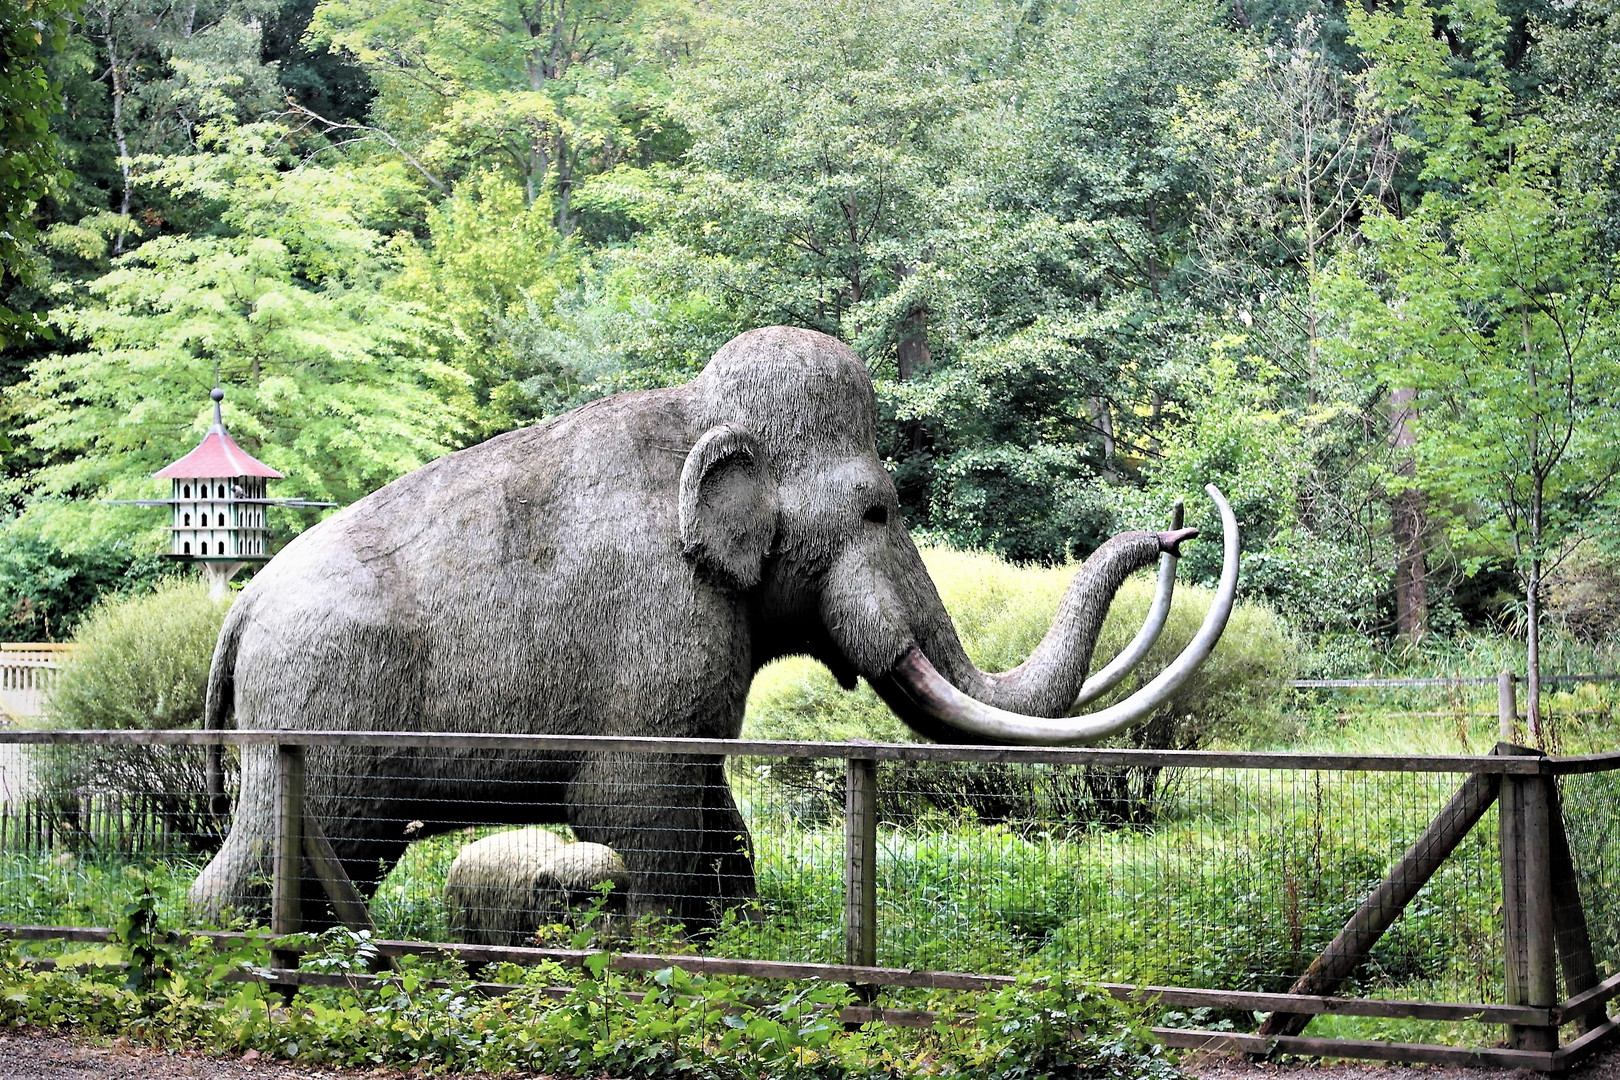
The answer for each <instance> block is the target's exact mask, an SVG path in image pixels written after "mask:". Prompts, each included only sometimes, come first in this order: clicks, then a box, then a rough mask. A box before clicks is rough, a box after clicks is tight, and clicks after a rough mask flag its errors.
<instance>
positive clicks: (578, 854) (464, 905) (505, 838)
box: [444, 829, 630, 945]
mask: <svg viewBox="0 0 1620 1080" xmlns="http://www.w3.org/2000/svg"><path fill="white" fill-rule="evenodd" d="M604 883H607V884H611V885H612V886H613V888H612V891H610V892H609V893H608V898H607V903H606V905H605V906H604V907H603V909H602V910H603V912H604V913H605V914H608V915H612V916H620V915H623V914H624V910H625V895H626V891H627V890H628V889H629V887H630V875H629V873H628V872H627V871H626V870H625V867H624V860H622V859H620V858H619V854H618V852H616V851H614V850H613V849H612V848H610V847H607V846H606V845H603V844H586V843H578V844H571V843H569V842H568V841H566V840H564V839H563V838H562V837H560V836H558V835H557V834H556V833H553V832H549V831H548V830H546V829H514V830H512V831H510V832H503V833H496V834H495V835H494V836H486V837H485V838H484V839H482V840H478V841H475V842H473V843H471V844H468V845H467V846H466V847H464V848H462V849H461V852H460V854H458V855H457V856H456V861H455V862H453V863H451V864H450V872H449V873H448V874H446V875H445V879H444V907H445V913H446V915H447V916H448V919H449V923H450V934H451V936H452V937H453V938H455V940H457V941H461V942H465V943H467V944H469V945H533V944H534V943H535V934H536V932H537V931H538V930H539V929H540V928H541V927H542V926H551V925H554V924H557V923H566V922H569V920H570V916H573V915H575V914H577V913H578V912H579V911H580V910H581V909H583V908H588V907H589V906H590V905H591V903H592V902H593V901H595V899H596V898H597V896H598V895H599V894H600V890H601V887H602V885H603V884H604Z"/></svg>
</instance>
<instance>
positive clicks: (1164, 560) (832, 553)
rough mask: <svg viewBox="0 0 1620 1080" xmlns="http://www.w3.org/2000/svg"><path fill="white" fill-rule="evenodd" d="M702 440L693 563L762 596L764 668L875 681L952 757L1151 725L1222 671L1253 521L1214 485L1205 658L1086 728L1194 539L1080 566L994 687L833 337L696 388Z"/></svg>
mask: <svg viewBox="0 0 1620 1080" xmlns="http://www.w3.org/2000/svg"><path fill="white" fill-rule="evenodd" d="M692 388H693V390H694V391H695V392H696V393H697V394H698V395H699V402H700V405H699V423H700V429H699V430H700V434H699V435H698V437H697V439H696V442H695V444H694V445H693V447H692V449H691V451H690V452H689V453H688V454H687V458H686V462H685V466H684V467H683V469H682V471H681V479H680V510H679V517H680V530H681V544H682V550H683V552H684V553H685V555H686V557H687V558H688V559H689V560H691V561H692V562H693V563H694V565H696V566H697V567H698V568H699V570H700V571H701V572H703V573H705V574H706V575H707V576H708V577H709V578H710V579H711V580H713V581H715V582H717V583H719V584H721V585H723V586H727V587H730V588H733V589H739V590H754V591H755V594H756V595H757V596H758V597H759V598H760V599H759V603H758V608H759V610H760V611H761V612H763V614H764V616H765V617H764V619H763V620H762V621H763V622H765V623H767V624H769V625H767V626H765V627H763V628H759V629H757V630H756V633H764V634H768V635H774V637H773V638H772V639H771V640H770V641H769V642H767V643H766V644H765V645H764V646H763V647H762V648H761V649H760V651H761V653H762V654H763V655H765V656H767V657H768V656H770V655H780V654H782V653H785V652H805V653H809V654H810V655H813V656H816V657H817V658H818V659H821V660H823V661H824V662H825V663H827V665H828V666H829V667H831V668H832V670H833V671H834V673H835V674H837V675H838V676H839V678H840V681H841V682H843V683H844V684H845V685H846V686H853V685H854V677H855V675H856V674H859V675H862V676H865V677H866V679H867V680H868V681H869V682H870V683H871V684H872V686H873V687H874V689H876V690H877V692H878V693H879V694H880V695H881V696H882V697H883V699H884V700H885V701H886V702H887V703H888V704H889V705H890V707H891V708H893V709H894V710H895V711H896V713H897V714H898V715H899V716H900V718H901V719H902V720H904V721H905V722H906V723H907V724H909V725H910V726H911V727H912V728H914V729H916V730H917V731H918V732H919V733H921V734H923V735H926V736H929V737H931V738H935V739H939V740H941V741H948V742H992V743H1035V744H1046V745H1074V744H1080V743H1088V742H1094V741H1096V740H1098V739H1101V738H1104V737H1106V736H1107V735H1110V734H1112V733H1114V732H1116V731H1119V730H1121V729H1123V728H1125V727H1128V726H1129V725H1131V724H1133V723H1135V722H1137V721H1139V720H1142V719H1145V718H1146V717H1147V716H1149V715H1151V714H1152V713H1153V711H1154V710H1156V709H1157V708H1158V707H1159V706H1160V705H1162V704H1163V703H1164V702H1165V701H1166V700H1168V698H1169V697H1170V695H1171V694H1173V693H1174V692H1175V691H1176V689H1177V688H1178V687H1180V686H1181V684H1182V683H1184V682H1185V681H1186V680H1187V678H1188V677H1190V676H1191V674H1192V673H1193V672H1194V671H1195V670H1196V669H1197V668H1198V666H1199V665H1200V664H1201V663H1202V662H1203V661H1204V660H1205V659H1206V658H1207V657H1208V656H1209V654H1210V652H1211V651H1212V650H1213V649H1214V647H1215V643H1216V642H1217V641H1218V640H1219V638H1220V635H1221V632H1222V631H1223V630H1224V628H1225V626H1226V621H1227V619H1228V617H1229V616H1230V614H1231V611H1232V606H1233V602H1234V600H1235V597H1236V592H1237V570H1238V540H1237V522H1236V520H1235V518H1234V517H1233V515H1232V511H1231V508H1230V507H1229V506H1228V505H1227V503H1226V500H1225V499H1224V498H1222V497H1221V494H1220V492H1219V491H1217V490H1216V489H1215V488H1214V487H1213V486H1211V487H1209V488H1207V489H1206V490H1207V491H1208V492H1209V494H1210V497H1211V498H1212V499H1214V501H1215V503H1216V506H1217V507H1218V508H1219V510H1220V514H1221V522H1222V531H1223V534H1224V560H1223V566H1222V573H1221V582H1220V585H1219V587H1218V589H1217V591H1216V597H1215V601H1214V603H1213V604H1211V606H1210V610H1209V614H1208V616H1207V617H1206V619H1205V621H1204V624H1203V626H1202V627H1201V628H1200V629H1199V631H1198V633H1197V635H1196V636H1195V637H1194V639H1193V641H1192V642H1191V644H1189V645H1188V646H1187V648H1186V649H1185V650H1184V651H1183V652H1182V654H1181V655H1180V656H1179V657H1177V658H1176V660H1175V661H1173V662H1172V663H1171V664H1170V665H1169V666H1168V667H1166V668H1165V669H1164V670H1163V671H1161V672H1160V673H1159V674H1158V675H1157V676H1155V677H1154V678H1153V679H1152V680H1151V681H1150V682H1149V683H1148V684H1147V685H1146V686H1144V687H1142V688H1141V689H1140V690H1138V691H1137V692H1136V693H1134V694H1132V695H1130V696H1129V697H1127V698H1125V699H1124V700H1123V701H1120V702H1118V703H1116V704H1114V705H1111V706H1109V707H1107V708H1105V709H1101V710H1099V711H1096V712H1093V713H1089V714H1084V715H1080V716H1068V715H1066V714H1067V713H1069V712H1071V711H1072V710H1073V709H1074V708H1076V707H1078V706H1081V705H1084V704H1085V703H1086V702H1088V701H1091V700H1094V699H1096V698H1098V697H1100V696H1102V695H1103V694H1104V693H1106V692H1107V691H1108V690H1109V689H1111V688H1112V687H1113V686H1115V685H1116V684H1117V683H1118V682H1119V681H1120V680H1121V679H1123V678H1124V677H1125V675H1126V674H1127V673H1129V672H1130V671H1131V670H1132V668H1133V667H1134V666H1135V665H1136V664H1137V663H1138V662H1139V661H1140V660H1141V659H1142V657H1143V656H1145V655H1146V653H1147V651H1148V649H1149V648H1150V647H1151V646H1152V645H1153V643H1154V641H1155V640H1156V639H1157V637H1158V634H1159V631H1160V630H1161V629H1162V628H1163V626H1164V623H1165V618H1166V616H1167V614H1168V612H1169V608H1170V601H1171V595H1172V591H1173V589H1174V585H1175V565H1176V558H1177V556H1178V555H1179V553H1180V545H1181V544H1183V543H1185V542H1186V541H1187V540H1189V539H1192V538H1193V537H1194V536H1196V531H1195V530H1192V529H1184V528H1182V527H1181V521H1180V508H1179V507H1178V508H1177V514H1176V520H1175V521H1173V522H1172V524H1171V527H1170V529H1168V530H1166V531H1164V532H1159V533H1152V532H1135V533H1123V534H1120V535H1119V536H1116V537H1114V538H1112V539H1111V540H1109V541H1108V542H1107V543H1106V544H1104V545H1103V546H1102V547H1101V548H1099V549H1098V550H1097V551H1096V552H1095V553H1094V554H1093V555H1092V557H1091V558H1089V559H1087V560H1086V563H1085V564H1084V565H1083V566H1082V567H1081V569H1080V572H1079V573H1078V574H1077V575H1076V577H1075V579H1074V581H1073V582H1072V583H1071V584H1070V586H1069V589H1068V591H1067V593H1066V594H1065V596H1064V598H1063V601H1062V603H1061V605H1060V607H1059V610H1058V615H1057V618H1056V619H1055V621H1054V623H1053V626H1052V628H1051V629H1050V630H1049V631H1048V632H1047V634H1046V637H1045V638H1044V639H1043V640H1042V642H1041V644H1040V645H1039V646H1038V647H1037V648H1036V650H1035V652H1034V653H1033V654H1032V655H1031V656H1030V658H1029V659H1028V660H1027V661H1025V662H1024V663H1023V664H1020V665H1019V666H1018V667H1017V668H1014V669H1013V670H1011V671H1008V672H1003V673H1000V674H992V673H986V672H982V671H980V670H979V669H978V668H977V667H975V666H974V665H973V663H972V662H971V661H970V660H969V659H968V657H967V655H966V653H965V651H964V650H963V648H962V645H961V642H960V639H959V638H958V636H957V634H956V631H955V628H954V626H953V625H952V623H951V619H950V616H949V615H948V614H946V612H945V609H944V605H943V604H942V603H941V602H940V599H939V594H938V592H937V591H936V590H935V588H934V585H933V582H932V580H931V579H930V578H929V577H928V573H927V571H926V570H925V569H924V567H923V563H922V559H921V557H920V556H919V555H918V553H917V549H916V547H915V546H914V545H913V544H912V542H911V539H910V536H909V534H908V533H907V531H906V528H905V525H904V523H903V522H902V521H901V519H900V514H899V512H898V505H897V502H896V498H895V491H894V484H893V482H892V481H891V480H890V478H889V475H888V473H887V471H886V470H885V468H884V466H883V462H882V460H881V459H880V458H879V457H878V455H877V451H876V445H875V429H876V421H875V418H876V406H875V401H874V396H873V391H872V383H871V379H870V377H869V375H868V374H867V371H866V366H865V365H864V364H863V363H862V362H861V361H860V359H859V358H858V357H856V356H855V354H854V353H853V352H851V351H850V350H849V349H848V348H847V347H846V346H844V345H843V344H842V343H841V342H839V341H837V340H836V339H834V338H830V337H827V336H826V335H824V334H817V333H814V332H813V331H808V330H797V329H793V328H789V327H770V328H767V329H763V330H755V331H751V332H750V333H747V334H743V335H741V336H740V337H738V338H735V339H734V340H732V341H731V342H729V343H728V344H727V345H726V346H725V347H724V348H722V349H721V350H720V351H719V352H718V353H716V354H715V357H714V359H713V360H712V361H710V363H709V365H708V367H706V368H705V369H704V371H703V374H702V375H700V376H699V377H698V379H697V380H696V381H695V382H694V383H693V384H692ZM1154 562H1157V563H1158V564H1159V587H1158V592H1157V594H1156V595H1155V599H1154V603H1153V606H1152V608H1151V609H1150V611H1149V614H1148V619H1147V621H1146V623H1145V625H1144V626H1143V628H1142V630H1141V632H1140V633H1138V635H1137V636H1136V638H1135V640H1133V641H1132V643H1131V644H1130V645H1129V646H1128V647H1127V648H1126V650H1125V651H1124V652H1123V653H1121V654H1120V656H1118V657H1116V658H1115V659H1114V660H1113V661H1112V662H1110V663H1109V664H1108V665H1107V666H1106V667H1105V668H1103V669H1102V670H1101V671H1099V672H1096V673H1095V674H1091V675H1090V677H1089V678H1088V677H1087V676H1088V669H1089V667H1090V662H1091V653H1092V649H1093V647H1094V645H1095V643H1096V639H1097V635H1098V633H1099V631H1100V630H1101V627H1102V621H1103V617H1104V616H1105V615H1106V613H1107V608H1108V605H1109V602H1110V601H1111V600H1112V598H1113V595H1114V593H1115V591H1116V590H1117V589H1118V588H1119V586H1120V584H1121V583H1123V581H1124V579H1125V578H1126V577H1128V576H1129V575H1130V574H1131V573H1133V572H1134V571H1136V570H1138V569H1142V568H1144V567H1146V566H1148V565H1151V564H1152V563H1154Z"/></svg>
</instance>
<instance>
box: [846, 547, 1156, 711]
mask: <svg viewBox="0 0 1620 1080" xmlns="http://www.w3.org/2000/svg"><path fill="white" fill-rule="evenodd" d="M894 543H895V545H896V546H897V547H898V548H899V550H898V551H896V552H893V553H892V554H894V555H897V556H898V558H897V559H895V562H896V563H898V572H897V573H896V574H895V575H894V576H893V577H892V578H888V577H880V578H879V579H878V580H877V581H876V582H875V583H874V582H873V580H872V578H871V577H863V576H862V575H861V574H859V573H858V572H852V573H850V574H848V575H837V580H838V581H839V586H838V588H837V595H834V596H832V597H830V598H829V600H830V603H829V610H828V613H827V616H828V618H827V625H828V627H829V629H830V630H831V631H832V632H833V635H834V638H835V640H836V641H837V642H838V644H839V646H840V647H841V648H842V649H843V651H844V653H845V656H846V657H848V658H849V659H850V660H851V661H852V662H854V664H855V665H856V667H857V668H858V669H859V670H861V671H862V672H863V673H865V674H866V675H867V677H868V679H869V681H871V682H872V684H873V686H874V688H875V689H876V690H877V691H878V693H879V694H881V695H882V696H883V697H884V699H885V700H886V701H887V702H888V703H889V705H890V707H891V708H893V709H894V710H895V711H896V713H897V714H898V715H899V716H900V718H901V719H902V720H904V721H905V722H906V723H907V724H909V725H910V726H911V727H913V728H914V729H916V730H917V731H918V732H919V733H920V734H923V735H926V736H928V737H930V738H935V739H939V740H941V741H957V742H959V741H962V739H963V737H964V733H963V732H961V731H959V730H955V729H954V728H953V727H952V726H951V724H950V723H949V722H941V718H940V717H939V716H938V715H937V714H934V713H933V711H931V710H928V709H926V708H924V709H919V708H918V707H917V704H918V703H917V702H916V701H915V700H914V698H913V696H911V695H908V694H907V693H905V692H904V691H903V690H901V689H900V688H899V687H898V686H896V685H895V683H894V681H893V677H892V676H893V675H894V673H895V672H896V671H897V670H899V669H901V668H903V667H904V666H905V664H906V662H907V659H908V657H910V656H912V655H921V656H925V657H926V658H927V661H928V662H930V663H931V666H932V668H937V669H938V671H939V672H940V673H942V674H943V678H944V679H945V680H948V681H949V683H950V684H951V685H952V686H953V687H955V688H957V689H959V690H960V691H961V692H962V693H964V694H965V695H967V696H968V697H971V698H973V699H974V700H976V701H978V702H981V703H983V704H985V705H988V706H991V707H994V708H996V709H1003V710H1009V711H1012V712H1017V713H1025V714H1030V715H1034V716H1041V717H1060V716H1063V715H1064V714H1065V713H1067V712H1068V710H1069V709H1070V708H1071V707H1072V706H1073V705H1074V703H1075V699H1076V697H1077V696H1078V695H1079V692H1080V687H1081V685H1082V684H1083V683H1084V681H1085V677H1086V672H1087V669H1088V668H1089V666H1090V664H1091V656H1092V652H1093V650H1094V649H1095V648H1096V644H1097V638H1098V636H1099V634H1100V632H1101V630H1102V624H1103V619H1104V618H1105V617H1106V616H1107V613H1108V605H1109V602H1110V601H1111V600H1112V599H1113V597H1114V594H1115V592H1117V591H1118V589H1119V587H1120V585H1121V584H1122V583H1123V582H1124V580H1125V579H1126V578H1127V577H1129V576H1130V575H1131V574H1132V573H1133V572H1134V571H1136V570H1140V569H1142V568H1143V567H1145V566H1149V565H1151V564H1153V563H1154V562H1155V561H1156V560H1157V559H1158V558H1159V555H1160V553H1161V552H1162V551H1164V550H1165V546H1164V544H1165V538H1164V536H1162V535H1161V534H1155V533H1149V532H1132V533H1124V534H1122V535H1119V536H1116V537H1114V538H1112V539H1111V540H1109V541H1108V542H1107V543H1105V544H1103V546H1102V547H1100V548H1098V549H1097V550H1096V551H1095V552H1094V553H1093V554H1092V555H1091V557H1090V558H1089V559H1087V560H1086V562H1085V564H1084V565H1083V566H1081V568H1080V570H1079V572H1078V573H1077V574H1076V575H1075V577H1074V580H1073V581H1072V582H1070V584H1069V587H1068V589H1067V591H1066V592H1065V593H1064V595H1063V599H1062V601H1061V602H1060V603H1059V605H1058V610H1057V614H1056V616H1055V617H1054V619H1053V621H1052V625H1051V627H1050V629H1049V630H1048V631H1047V633H1046V635H1045V637H1044V638H1042V640H1041V643H1040V644H1039V645H1038V646H1037V647H1036V648H1035V651H1034V652H1033V653H1032V654H1031V655H1030V657H1029V659H1028V660H1026V661H1025V662H1024V663H1022V664H1020V665H1019V666H1018V667H1016V668H1014V669H1012V670H1011V671H1007V672H1004V673H1001V674H990V673H986V672H983V671H980V670H979V668H978V667H977V666H976V665H975V664H974V663H973V661H972V660H970V659H969V658H968V655H967V653H966V651H965V650H964V649H963V647H962V643H961V639H960V638H959V637H958V635H957V632H956V628H955V626H954V624H953V623H952V622H951V618H950V616H949V615H948V614H947V613H946V611H945V606H944V604H943V603H942V602H941V600H940V598H939V594H938V592H937V591H936V590H935V588H934V584H933V581H932V579H931V578H930V577H929V576H928V571H927V569H926V568H925V567H924V566H923V562H922V558H921V556H920V555H918V553H917V550H916V548H915V547H913V546H912V544H911V542H910V540H909V539H908V538H906V537H905V536H904V535H903V534H902V535H901V536H899V537H897V538H896V539H895V541H894ZM885 631H888V632H887V633H885ZM880 650H881V651H880Z"/></svg>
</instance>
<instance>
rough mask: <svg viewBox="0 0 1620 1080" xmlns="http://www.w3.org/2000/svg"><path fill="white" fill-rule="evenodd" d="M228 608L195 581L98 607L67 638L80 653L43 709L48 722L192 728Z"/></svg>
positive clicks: (199, 718) (172, 583)
mask: <svg viewBox="0 0 1620 1080" xmlns="http://www.w3.org/2000/svg"><path fill="white" fill-rule="evenodd" d="M228 607H229V603H228V602H218V601H215V600H212V599H210V597H209V595H208V587H207V586H206V585H204V584H202V583H201V582H198V581H194V580H171V581H167V582H164V583H163V584H162V585H160V586H158V587H157V588H156V589H154V590H153V591H151V592H148V593H140V594H137V595H134V596H119V597H115V598H113V599H111V600H106V601H103V602H102V603H101V604H100V605H99V606H98V607H96V609H95V610H94V611H92V612H91V613H90V615H89V616H88V617H87V618H86V619H85V620H84V621H83V623H82V624H81V625H80V627H79V630H78V633H77V634H75V635H74V638H73V640H74V641H75V642H77V643H78V645H79V649H78V651H77V652H76V653H75V654H74V655H73V657H72V658H71V659H70V660H69V661H68V662H67V663H66V664H65V665H64V667H63V670H62V676H61V678H60V680H58V682H57V685H56V689H55V690H54V691H52V693H51V695H50V699H49V701H48V702H47V704H46V711H47V713H48V714H49V716H50V717H51V720H52V722H53V723H54V724H55V725H56V726H59V727H65V728H118V729H140V728H146V729H155V728H186V727H197V726H198V725H199V724H200V723H201V722H202V714H203V695H204V692H205V690H206V688H207V685H208V665H209V662H210V660H211V659H212V658H213V655H214V640H215V639H216V638H217V637H218V636H219V628H220V624H221V623H223V622H224V620H225V612H226V610H227V608H228Z"/></svg>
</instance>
